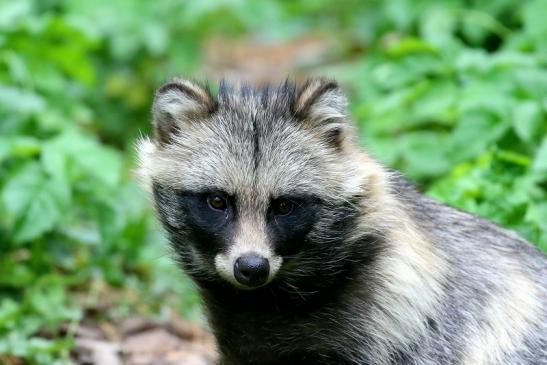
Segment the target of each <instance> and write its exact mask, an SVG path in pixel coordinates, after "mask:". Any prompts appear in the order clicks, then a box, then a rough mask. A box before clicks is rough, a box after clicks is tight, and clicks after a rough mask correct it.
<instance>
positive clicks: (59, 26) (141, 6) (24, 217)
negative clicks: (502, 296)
mask: <svg viewBox="0 0 547 365" xmlns="http://www.w3.org/2000/svg"><path fill="white" fill-rule="evenodd" d="M546 14H547V1H546V0H461V1H450V0H448V1H443V2H439V1H435V0H390V1H351V0H343V1H332V0H312V1H308V0H296V1H244V0H221V1H214V0H195V1H177V0H156V1H134V0H93V1H92V0H85V1H83V0H0V354H4V355H0V356H2V357H1V358H0V362H2V361H4V362H7V361H8V359H12V360H10V361H15V360H13V359H19V360H18V361H22V362H20V363H28V364H70V363H71V362H70V351H71V348H72V347H73V344H74V339H73V334H74V331H73V328H74V326H77V324H78V323H79V322H80V321H81V320H83V319H84V318H95V319H97V320H110V319H113V318H114V319H115V318H120V317H124V316H128V315H133V314H135V313H137V314H139V315H144V316H155V317H160V318H162V317H163V318H165V317H166V316H168V313H169V312H170V310H172V309H175V310H177V311H179V312H181V313H184V314H185V315H187V316H189V317H193V318H198V317H199V314H198V313H199V310H198V305H197V303H198V300H197V298H196V295H195V292H194V290H193V288H192V286H191V284H190V283H189V282H188V280H187V279H186V278H185V277H184V276H183V274H182V273H180V272H179V271H178V270H177V269H176V268H175V267H174V265H173V264H172V263H171V262H170V258H169V252H168V250H167V248H166V245H165V242H164V240H163V239H162V237H161V232H160V231H159V229H158V225H157V223H156V222H155V220H154V217H153V214H152V212H151V210H150V204H149V202H148V201H147V199H146V197H145V195H144V193H143V192H142V191H141V190H140V189H139V187H138V186H137V184H136V183H135V181H134V178H133V176H132V173H131V170H132V168H133V167H134V153H133V144H134V142H135V140H136V138H138V136H139V135H140V134H148V133H149V132H150V128H149V107H150V102H151V98H152V95H153V91H154V89H155V88H156V87H157V86H158V85H159V84H160V83H161V82H163V81H165V80H166V79H168V78H169V77H172V76H175V75H186V76H193V77H196V78H198V79H203V78H207V79H209V80H211V81H213V82H214V81H215V80H216V79H218V78H219V77H228V78H245V79H249V80H251V81H253V82H260V81H264V80H266V79H274V80H277V79H282V78H284V77H286V75H287V74H288V75H290V76H291V77H292V78H295V79H297V80H298V79H301V78H302V77H305V76H306V75H315V74H320V75H327V76H329V77H335V78H337V79H338V80H339V81H340V82H341V84H342V85H343V86H344V88H345V89H346V90H347V92H348V94H349V95H350V99H351V109H352V112H353V115H354V116H355V119H356V121H357V122H358V124H359V126H360V130H361V132H362V141H363V145H364V146H366V147H367V148H368V149H369V150H371V151H372V152H373V153H374V154H375V155H376V156H377V158H379V159H380V160H381V161H383V162H385V163H386V164H388V165H390V166H394V167H396V168H399V169H401V170H402V171H403V172H405V173H406V174H407V175H409V176H410V177H411V178H413V179H414V180H415V181H417V182H418V184H419V187H420V189H421V190H423V191H425V192H427V193H428V194H429V195H431V196H433V197H435V198H437V199H440V200H442V201H444V202H447V203H449V204H452V205H455V206H458V207H461V208H463V209H466V210H469V211H472V212H475V213H477V214H479V215H481V216H485V217H488V218H490V219H493V220H495V221H496V222H499V223H500V224H502V225H505V226H508V227H511V228H512V229H515V230H517V231H518V232H520V233H521V234H522V235H523V236H524V237H526V238H528V239H529V240H531V241H532V242H534V243H535V244H537V245H539V246H540V247H541V248H542V249H544V250H545V249H547V192H546V191H547V136H546V135H547V21H546V19H545V16H546ZM2 359H3V360H2ZM14 363H15V362H14Z"/></svg>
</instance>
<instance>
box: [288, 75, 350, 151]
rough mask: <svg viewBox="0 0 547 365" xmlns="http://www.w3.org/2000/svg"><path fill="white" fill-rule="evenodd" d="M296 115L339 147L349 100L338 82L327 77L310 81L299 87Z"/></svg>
mask: <svg viewBox="0 0 547 365" xmlns="http://www.w3.org/2000/svg"><path fill="white" fill-rule="evenodd" d="M294 105H295V106H294V111H295V115H296V117H297V118H298V119H300V120H302V121H303V122H304V123H305V124H306V125H309V127H310V128H314V129H318V130H319V131H320V133H322V135H323V137H324V138H325V141H326V142H327V143H329V144H331V145H333V146H336V147H338V146H339V145H340V144H341V142H342V140H343V138H344V130H345V129H346V128H347V127H348V126H349V125H348V122H347V118H346V117H347V105H348V102H347V99H346V97H345V95H344V94H343V93H342V91H341V90H340V88H339V87H338V84H337V83H336V81H333V80H327V79H323V78H317V79H311V80H308V81H307V82H306V83H305V84H303V85H302V87H300V88H299V90H298V91H297V94H296V102H295V104H294Z"/></svg>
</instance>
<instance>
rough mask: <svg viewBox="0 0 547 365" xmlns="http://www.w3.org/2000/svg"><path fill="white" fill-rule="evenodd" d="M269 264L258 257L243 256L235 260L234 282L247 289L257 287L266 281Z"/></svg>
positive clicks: (264, 259) (266, 260)
mask: <svg viewBox="0 0 547 365" xmlns="http://www.w3.org/2000/svg"><path fill="white" fill-rule="evenodd" d="M269 274H270V263H269V262H268V259H266V258H264V257H262V256H258V255H245V256H241V257H240V258H238V259H237V260H236V263H235V265H234V276H235V278H236V280H237V281H238V282H239V283H240V284H243V285H245V286H248V287H252V288H254V287H257V286H260V285H262V284H264V283H265V282H266V281H267V280H268V275H269Z"/></svg>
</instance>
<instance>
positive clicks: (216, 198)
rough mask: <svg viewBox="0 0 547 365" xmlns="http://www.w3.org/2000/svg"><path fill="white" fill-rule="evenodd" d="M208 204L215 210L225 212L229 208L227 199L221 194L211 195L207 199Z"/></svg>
mask: <svg viewBox="0 0 547 365" xmlns="http://www.w3.org/2000/svg"><path fill="white" fill-rule="evenodd" d="M207 204H209V206H210V207H211V208H213V209H215V210H225V209H226V208H227V207H228V202H227V201H226V198H225V197H223V196H222V195H219V194H214V195H209V196H208V197H207Z"/></svg>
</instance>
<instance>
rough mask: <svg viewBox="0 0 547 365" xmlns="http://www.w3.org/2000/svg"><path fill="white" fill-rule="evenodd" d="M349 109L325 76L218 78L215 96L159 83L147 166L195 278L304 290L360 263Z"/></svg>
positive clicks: (144, 154) (358, 182)
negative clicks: (236, 81)
mask: <svg viewBox="0 0 547 365" xmlns="http://www.w3.org/2000/svg"><path fill="white" fill-rule="evenodd" d="M346 104H347V102H346V98H345V97H344V95H343V94H342V93H341V91H340V89H339V88H338V86H337V85H336V83H335V82H332V81H328V80H324V79H313V80H310V81H308V82H306V83H305V84H303V85H302V86H295V85H294V84H292V83H289V82H286V83H284V84H281V85H278V86H264V87H261V88H253V87H250V86H245V85H244V86H231V85H227V84H221V85H220V88H219V93H218V96H213V95H212V94H211V93H210V92H209V91H208V89H207V88H205V87H203V86H201V85H199V84H197V83H195V82H192V81H188V80H181V79H176V80H174V81H172V82H169V83H167V84H165V85H164V86H162V87H161V88H160V89H159V90H158V92H157V94H156V97H155V100H154V104H153V125H154V131H155V137H154V140H153V141H149V140H143V141H141V142H140V144H139V146H138V148H139V156H140V161H141V172H142V175H143V176H144V179H145V180H146V182H147V184H148V185H149V186H150V188H151V190H152V192H153V195H154V200H155V204H156V209H157V211H158V215H159V217H160V219H161V221H162V223H163V225H164V227H165V228H166V230H167V232H168V234H169V238H170V241H171V243H172V245H173V247H174V249H175V252H176V253H177V255H178V256H179V258H180V261H181V263H182V265H183V267H184V268H185V269H186V270H187V272H188V273H189V274H190V275H191V276H192V277H193V278H194V279H195V280H196V281H197V282H198V283H208V282H211V283H212V282H215V283H223V284H222V285H226V284H227V283H230V284H231V286H235V287H236V288H240V289H255V288H259V287H263V286H275V285H287V286H288V287H293V288H298V287H299V286H303V285H300V283H304V282H310V281H314V282H316V283H321V282H322V281H325V280H327V281H328V278H329V277H332V276H334V275H336V274H338V273H340V271H341V270H343V267H344V265H345V263H346V262H347V261H348V260H352V258H354V257H352V255H354V252H352V249H351V242H352V240H355V239H356V238H355V232H354V227H355V226H356V219H357V217H358V214H359V211H360V208H359V207H358V206H357V205H359V204H361V201H360V199H359V197H360V195H361V194H362V193H363V186H362V183H363V171H362V161H360V160H362V158H363V155H361V154H360V153H359V152H357V151H358V148H357V144H356V142H355V140H356V138H355V135H354V132H353V128H352V126H351V123H350V122H349V120H348V119H347V112H346ZM229 286H230V285H229Z"/></svg>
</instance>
